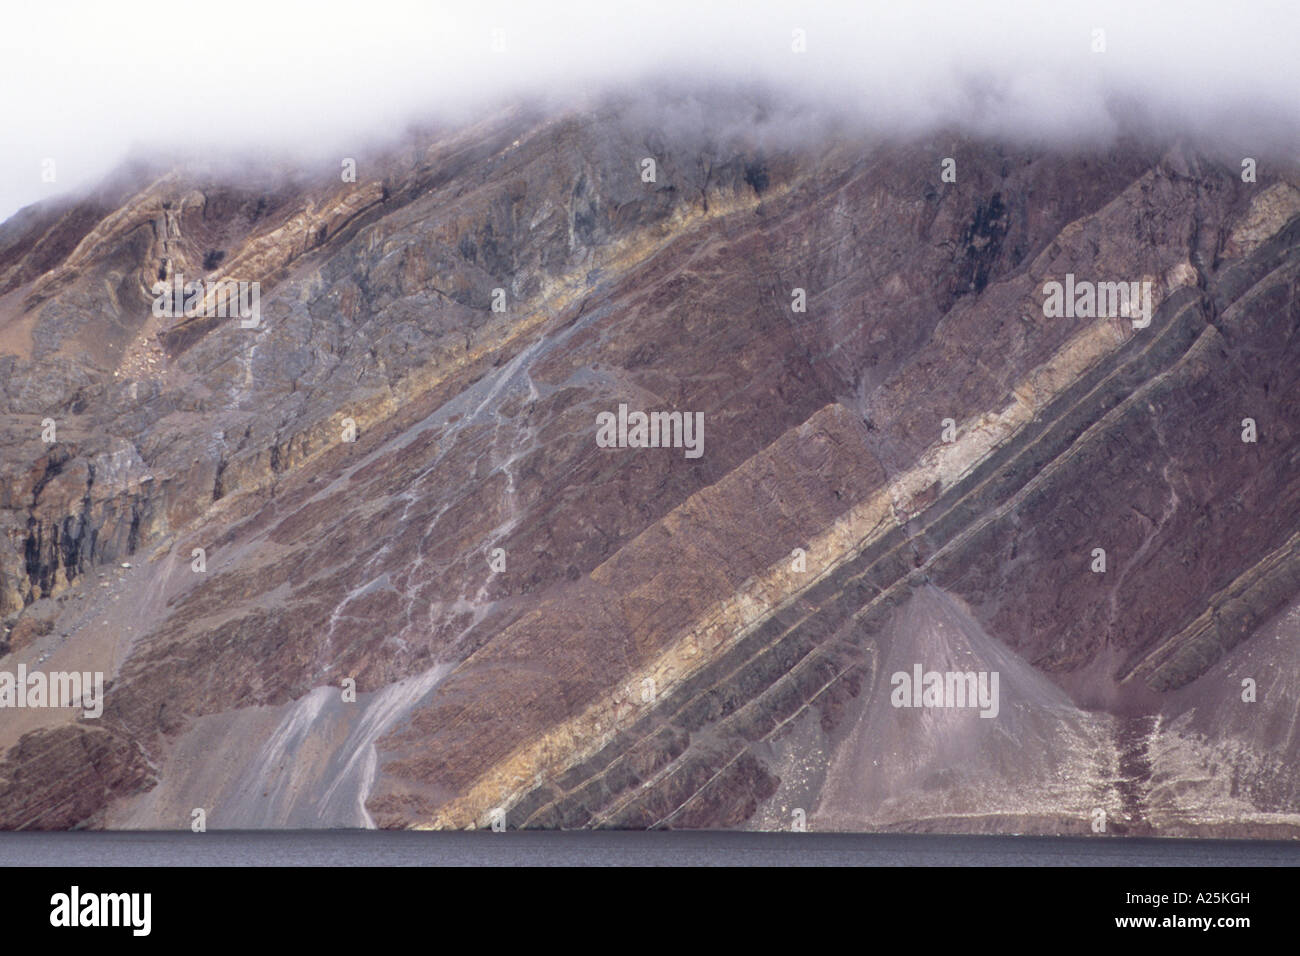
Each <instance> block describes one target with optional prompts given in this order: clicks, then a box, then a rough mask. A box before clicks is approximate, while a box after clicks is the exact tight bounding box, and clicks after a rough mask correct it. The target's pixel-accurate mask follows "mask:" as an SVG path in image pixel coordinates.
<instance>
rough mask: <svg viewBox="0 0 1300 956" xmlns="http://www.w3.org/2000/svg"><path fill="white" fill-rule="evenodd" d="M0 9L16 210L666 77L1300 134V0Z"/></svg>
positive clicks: (1022, 119)
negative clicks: (125, 178)
mask: <svg viewBox="0 0 1300 956" xmlns="http://www.w3.org/2000/svg"><path fill="white" fill-rule="evenodd" d="M3 26H4V28H3V30H0V86H2V88H3V89H4V90H5V92H6V95H5V97H4V101H3V105H0V130H3V134H2V135H3V137H4V149H3V151H0V218H5V217H8V216H9V215H11V214H12V213H13V212H14V211H15V210H16V209H18V208H19V207H21V206H23V205H25V204H27V203H30V202H33V201H36V200H38V199H41V198H43V197H45V196H49V195H54V194H57V193H59V192H62V191H66V190H68V189H71V188H77V187H79V186H81V185H83V184H86V183H92V182H95V181H97V180H99V179H100V178H102V177H103V176H104V175H105V173H107V172H108V171H109V170H110V169H111V168H112V167H113V166H115V165H117V164H118V163H120V162H122V161H123V159H124V158H126V157H127V156H128V155H132V154H134V155H141V156H147V155H149V154H151V153H165V152H174V151H178V150H180V151H185V152H189V153H194V152H199V153H203V154H212V155H219V156H231V157H239V156H249V155H251V156H254V157H257V158H261V159H270V158H284V159H290V160H294V159H304V160H306V159H317V158H323V157H326V156H342V155H354V154H356V153H358V152H361V151H362V150H363V149H364V147H365V146H366V145H367V144H369V143H371V142H374V141H377V140H380V139H383V138H386V137H391V136H393V135H395V134H397V133H400V131H401V130H402V129H404V128H405V127H406V126H407V125H408V124H410V123H412V122H417V121H428V120H435V119H437V120H445V121H452V122H463V121H469V120H472V119H473V118H474V117H476V116H478V115H482V114H484V113H485V112H487V111H491V110H493V109H496V108H499V107H500V106H501V105H502V104H504V103H509V102H512V101H517V100H519V99H521V98H529V99H532V100H536V99H541V100H544V101H549V103H550V105H551V106H552V107H556V108H559V107H563V106H568V105H573V104H575V103H578V102H581V101H582V100H584V99H588V98H591V97H596V96H600V95H601V94H603V93H605V92H607V91H616V90H622V91H625V90H627V89H629V88H632V89H640V90H642V91H651V92H650V93H648V94H647V95H649V96H652V97H653V95H654V93H653V92H652V91H653V90H654V89H656V87H657V85H659V84H669V85H671V86H672V87H673V88H674V89H677V90H683V89H700V90H706V89H712V88H718V87H734V86H735V85H737V84H740V85H744V86H747V87H750V88H761V89H763V90H765V91H766V95H767V96H769V97H771V98H775V99H777V100H780V101H783V102H784V104H785V107H786V108H785V109H784V110H779V111H778V112H782V113H784V114H785V116H786V117H788V122H791V123H793V122H794V117H800V118H802V119H801V121H802V122H805V123H807V122H809V117H810V116H816V117H819V118H825V119H826V120H827V121H828V122H829V121H833V122H835V123H837V124H848V125H851V126H856V127H859V128H861V129H865V130H871V131H875V132H885V133H894V134H912V133H919V132H924V131H925V130H927V129H930V128H934V127H936V126H956V127H959V128H963V129H965V130H966V131H968V132H971V133H978V134H987V135H997V136H1004V137H1027V136H1028V137H1046V138H1050V139H1052V140H1054V141H1067V142H1068V141H1071V140H1092V141H1095V140H1097V139H1098V138H1105V137H1109V136H1111V135H1113V134H1114V132H1115V130H1116V126H1117V123H1121V122H1122V123H1124V124H1126V125H1133V124H1137V125H1141V126H1144V127H1145V128H1149V129H1151V130H1152V132H1155V133H1159V134H1161V135H1179V134H1183V135H1189V136H1196V137H1205V138H1207V139H1213V140H1214V141H1215V142H1217V143H1219V144H1221V145H1223V146H1224V147H1225V148H1233V149H1237V150H1238V151H1239V152H1240V153H1241V155H1258V154H1261V153H1266V152H1267V151H1269V150H1276V151H1281V150H1288V151H1291V152H1292V154H1293V155H1294V151H1295V150H1296V149H1297V147H1300V135H1298V132H1297V131H1300V100H1297V98H1296V97H1295V91H1296V90H1297V89H1300V57H1297V56H1296V41H1295V38H1296V37H1297V36H1300V7H1296V6H1294V5H1292V4H1288V3H1276V2H1247V3H1245V4H1241V5H1231V6H1225V5H1224V4H1222V3H1221V2H1201V0H1194V2H1171V3H1143V4H1135V3H1132V2H1131V0H1121V2H1105V0H1103V2H1095V0H1092V2H1072V0H1071V2H1053V3H1043V2H1041V0H1023V2H1022V0H1006V2H998V3H993V2H986V3H972V2H964V0H955V2H937V0H932V2H907V3H897V2H890V3H870V2H868V3H863V2H854V0H841V2H825V3H793V2H775V0H744V2H740V0H723V2H716V0H715V2H701V0H655V2H653V3H647V4H611V3H609V2H608V0H568V2H566V0H550V2H547V3H536V2H516V0H510V2H492V0H473V2H466V0H453V2H446V3H434V4H430V3H420V2H404V0H366V2H361V3H331V4H325V3H266V2H250V0H232V2H227V3H222V4H211V3H208V4H195V5H185V4H180V3H176V2H174V0H169V2H162V0H135V2H130V0H124V2H119V3H114V4H98V3H63V4H58V3H55V4H43V5H27V6H26V7H22V8H16V9H14V10H13V11H12V12H7V13H6V14H5V15H4V19H3ZM796 31H802V33H798V32H796ZM1097 31H1102V32H1101V33H1098V32H1097ZM801 42H802V43H803V45H804V46H805V48H806V49H805V52H796V48H797V47H798V46H799V45H800V43H801ZM1103 44H1104V52H1098V51H1097V47H1098V46H1100V45H1103ZM665 110H666V112H667V114H669V115H670V116H671V115H676V116H677V118H678V121H679V122H682V123H689V122H692V121H694V122H699V123H705V122H709V123H713V122H716V120H717V118H716V117H710V116H708V115H707V113H708V111H707V110H700V111H699V112H698V115H697V116H696V117H694V118H692V116H691V115H690V109H689V107H685V106H683V105H682V103H681V102H680V101H675V102H674V103H672V104H665ZM739 119H740V120H741V121H743V120H744V118H743V117H740V118H739ZM783 121H786V120H783ZM805 132H806V131H805ZM809 135H812V134H811V133H809ZM48 159H53V160H54V161H55V169H56V177H55V181H54V182H53V183H48V182H44V181H42V175H41V174H42V169H43V166H42V164H43V162H44V161H45V160H48Z"/></svg>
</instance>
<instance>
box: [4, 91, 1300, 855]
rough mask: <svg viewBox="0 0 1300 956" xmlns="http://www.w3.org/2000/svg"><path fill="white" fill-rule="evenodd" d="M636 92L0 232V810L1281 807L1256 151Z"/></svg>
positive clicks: (299, 813) (826, 815)
mask: <svg viewBox="0 0 1300 956" xmlns="http://www.w3.org/2000/svg"><path fill="white" fill-rule="evenodd" d="M625 105H626V104H619V103H611V104H609V105H607V106H605V107H602V108H600V109H595V110H590V111H584V112H574V113H566V114H560V115H551V114H547V113H530V112H527V111H523V110H518V111H512V112H507V113H503V114H501V115H498V116H495V117H492V118H491V119H489V120H485V121H483V122H481V123H479V124H477V125H474V126H470V127H463V128H455V129H444V130H430V131H426V132H424V133H421V134H418V135H413V136H412V137H411V139H410V140H409V142H408V143H407V144H406V145H405V146H402V147H400V148H396V147H395V148H393V149H390V150H388V151H387V152H384V153H379V154H375V155H372V156H361V157H357V171H358V173H357V177H356V181H355V182H348V181H343V179H344V177H341V176H340V175H339V171H338V169H325V170H317V171H303V170H294V171H278V172H261V173H258V174H257V175H256V176H244V177H240V178H232V177H231V176H229V175H227V174H224V173H220V174H219V173H216V172H212V171H204V170H202V169H198V168H193V167H178V168H175V169H169V170H164V171H158V170H145V169H130V170H124V171H123V172H122V173H121V174H120V175H119V177H118V178H117V179H116V180H115V181H114V182H112V183H110V184H107V185H105V187H104V188H103V189H101V190H100V191H99V192H98V193H96V194H94V195H92V196H87V197H83V198H81V199H78V200H75V201H64V202H61V203H48V204H42V205H40V206H37V207H33V208H31V209H28V210H25V211H24V212H22V213H20V214H19V215H17V216H15V217H14V218H13V219H11V220H10V221H9V222H7V223H5V224H4V225H3V227H0V405H3V412H4V416H3V418H2V419H0V422H2V423H3V424H2V425H0V428H2V431H0V452H2V453H3V458H2V459H0V616H3V620H4V638H3V641H4V643H3V644H2V645H0V650H3V651H4V652H6V656H5V657H3V658H0V670H9V671H14V670H16V668H17V667H18V665H19V664H20V663H21V664H24V665H25V666H27V667H28V668H30V669H37V668H41V669H46V670H50V671H55V670H78V671H96V670H99V671H103V672H104V673H105V675H106V679H107V680H108V682H109V686H108V689H107V691H106V694H105V702H104V713H103V716H102V717H100V718H98V719H94V718H83V717H79V716H78V715H79V714H80V713H81V712H80V711H79V710H77V711H73V710H52V709H44V710H39V709H24V710H5V711H0V750H2V751H3V753H4V759H3V761H0V825H3V826H4V827H9V828H15V827H70V826H144V827H162V828H170V827H183V826H186V825H188V823H189V821H190V816H191V812H192V810H193V809H194V808H203V809H204V810H205V811H206V814H207V819H208V823H209V825H210V826H214V827H244V826H286V825H287V826H313V825H316V826H362V825H377V826H385V827H412V826H414V827H467V826H483V825H486V824H488V823H489V822H491V820H492V819H493V818H494V816H495V817H496V818H498V819H504V821H505V823H506V825H508V826H510V827H512V828H513V827H516V826H518V827H536V826H547V827H579V826H624V827H650V826H671V827H718V826H749V827H788V826H791V825H792V822H793V821H798V820H800V819H806V820H807V825H808V826H809V827H811V828H848V829H879V828H908V829H941V830H958V831H971V830H973V831H1007V832H1028V831H1038V832H1081V833H1082V832H1097V825H1096V824H1097V821H1098V819H1101V818H1104V820H1105V821H1106V823H1105V831H1104V832H1108V833H1124V832H1130V833H1135V832H1146V833H1151V832H1154V833H1167V834H1236V835H1247V836H1254V835H1272V834H1277V833H1285V834H1293V833H1295V832H1297V829H1296V828H1297V825H1300V778H1297V773H1296V769H1295V768H1296V767H1297V766H1300V752H1298V751H1297V747H1298V746H1300V744H1297V739H1298V738H1297V733H1296V713H1297V709H1296V708H1297V702H1298V701H1300V696H1298V695H1300V653H1298V651H1297V645H1296V643H1295V620H1296V615H1297V614H1300V550H1298V546H1300V467H1297V466H1300V444H1297V441H1296V438H1297V430H1300V382H1298V381H1297V377H1298V376H1300V361H1298V359H1300V299H1298V297H1297V281H1298V277H1300V188H1298V187H1300V173H1298V172H1297V170H1296V169H1295V168H1294V167H1290V168H1282V167H1279V166H1276V165H1269V164H1263V165H1261V168H1260V175H1259V178H1258V182H1243V181H1242V178H1241V175H1240V169H1239V167H1238V166H1237V165H1236V164H1235V163H1236V161H1235V160H1228V161H1224V160H1218V159H1215V158H1212V157H1208V156H1206V155H1202V154H1201V153H1199V152H1198V151H1197V150H1196V149H1194V148H1193V147H1191V146H1189V145H1187V144H1181V143H1160V144H1152V143H1149V142H1144V141H1137V140H1135V141H1132V142H1128V141H1125V142H1120V143H1118V144H1116V145H1113V146H1109V147H1107V148H1105V149H1100V150H1096V151H1093V152H1083V151H1079V150H1071V151H1062V150H1054V149H1046V148H1029V147H1024V146H1015V147H1012V146H1009V145H1006V144H999V143H994V142H984V141H973V140H968V139H960V138H954V137H935V138H933V139H929V140H924V141H909V142H896V141H867V140H861V141H860V140H856V139H852V138H848V137H845V136H842V135H841V136H835V137H827V138H824V139H822V140H820V141H817V142H816V143H815V144H813V143H798V144H794V143H791V142H789V141H783V140H782V139H780V138H778V137H773V136H770V135H764V134H763V132H762V128H761V126H756V127H755V128H754V131H753V132H749V133H742V134H728V135H725V136H723V135H721V134H719V135H718V136H714V137H710V136H707V135H703V134H701V133H699V132H698V131H695V130H694V129H693V128H691V129H690V130H689V131H688V129H687V127H686V126H684V125H683V124H679V123H671V122H666V121H655V122H649V121H645V120H641V121H638V122H633V121H631V120H630V119H628V118H627V117H628V116H629V115H631V111H629V110H627V109H625V108H624V107H625ZM948 157H951V158H954V159H955V160H956V169H957V177H956V181H955V182H947V181H944V179H943V178H941V163H942V161H943V160H944V159H945V158H948ZM647 159H649V160H653V165H654V175H653V178H652V179H651V178H650V177H649V176H648V175H647V173H646V166H645V165H644V161H645V160H647ZM178 276H179V277H183V279H182V280H181V281H182V282H187V281H192V280H203V281H205V282H207V283H209V284H214V283H218V282H220V281H222V280H231V281H235V282H250V283H252V282H256V283H258V288H259V289H260V320H259V321H258V322H257V324H256V325H255V326H254V327H245V326H246V325H248V324H249V323H242V322H241V321H240V320H239V318H238V317H232V316H229V315H226V316H217V315H202V314H200V315H192V316H189V317H186V316H184V315H180V316H178V317H175V318H173V317H170V316H166V315H161V316H160V315H158V314H156V313H157V310H156V309H154V307H153V306H154V302H155V299H156V295H155V292H154V287H155V283H158V282H162V283H165V284H167V285H168V286H169V287H170V286H171V285H172V284H173V283H175V282H176V281H177V277H178ZM1067 276H1070V277H1072V278H1071V280H1070V281H1071V282H1072V283H1073V282H1074V281H1075V280H1078V281H1080V282H1091V283H1098V284H1101V283H1116V282H1125V283H1129V282H1133V283H1138V284H1139V287H1141V284H1143V283H1146V284H1147V285H1146V286H1145V289H1146V291H1147V294H1148V296H1149V299H1148V303H1149V306H1150V309H1149V315H1148V318H1149V320H1150V321H1149V324H1144V323H1143V322H1142V320H1141V318H1140V316H1139V312H1138V309H1137V308H1136V305H1135V307H1134V308H1133V309H1128V310H1125V312H1124V313H1123V314H1115V315H1111V316H1108V317H1098V316H1097V315H1096V314H1095V313H1094V314H1092V315H1081V316H1078V317H1065V316H1056V315H1052V316H1049V315H1048V314H1046V312H1047V311H1048V310H1045V307H1044V301H1045V295H1044V288H1045V285H1046V284H1048V283H1051V282H1062V283H1063V282H1065V281H1066V277H1067ZM801 306H802V308H801ZM621 405H622V406H626V407H627V408H628V409H630V410H631V411H633V412H636V411H645V412H652V411H664V412H674V411H675V412H680V413H682V414H683V415H686V416H688V417H692V418H694V417H695V416H696V415H697V413H698V415H702V422H703V431H702V436H697V437H702V444H701V445H700V446H699V447H700V448H701V449H702V453H701V454H699V455H698V457H697V456H695V455H694V454H688V451H689V449H688V448H685V447H681V444H680V443H679V445H678V447H654V448H631V447H603V444H604V443H602V442H598V441H597V422H598V416H600V415H601V414H602V413H614V415H617V414H618V411H619V408H620V406H621ZM1245 419H1250V420H1251V422H1252V424H1251V425H1250V426H1249V431H1250V435H1249V437H1250V438H1253V439H1254V440H1252V441H1246V440H1243V435H1244V434H1245V433H1246V431H1247V426H1246V425H1245V424H1244V420H1245ZM51 427H53V432H52V433H51V432H50V428H51ZM49 438H53V439H54V440H53V441H50V440H48V439H49ZM1098 549H1101V551H1103V552H1104V555H1103V556H1102V557H1101V559H1100V560H1101V561H1102V562H1103V564H1102V565H1099V564H1098V560H1099V559H1098ZM1103 567H1104V570H1103V569H1102V568H1103ZM914 664H920V665H922V666H923V669H924V670H926V671H929V670H936V671H941V672H949V671H957V672H967V671H970V672H997V673H998V674H999V675H1000V679H1001V682H1000V685H999V686H1000V695H1001V696H1000V703H999V707H998V713H997V715H996V716H993V717H981V716H980V715H979V713H978V712H977V711H975V710H973V709H961V708H957V709H942V708H939V709H934V708H929V709H927V708H926V707H919V708H913V707H900V706H895V704H894V703H893V701H892V700H891V698H892V696H893V693H894V689H895V681H894V677H895V675H896V674H898V673H900V672H902V673H910V672H911V670H912V667H913V665H914ZM353 682H354V684H355V689H356V694H355V698H353V697H352V696H351V695H350V693H348V691H347V688H348V687H350V686H352V684H353ZM1246 683H1249V684H1251V685H1252V687H1253V690H1248V689H1247V688H1246V687H1245V684H1246ZM1247 698H1252V699H1247ZM1099 812H1100V813H1101V817H1099V816H1098V814H1099Z"/></svg>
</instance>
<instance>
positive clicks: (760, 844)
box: [0, 830, 1300, 867]
mask: <svg viewBox="0 0 1300 956" xmlns="http://www.w3.org/2000/svg"><path fill="white" fill-rule="evenodd" d="M1298 864H1300V843H1283V842H1272V841H1269V842H1264V841H1258V842H1255V841H1236V840H1155V839H1122V838H1115V837H1098V838H1096V839H1088V838H1079V837H1005V836H931V835H916V834H829V833H749V832H716V831H689V832H688V831H671V832H665V831H659V832H653V833H644V832H611V831H599V832H571V833H554V832H528V833H518V832H506V833H492V832H489V831H479V832H473V833H417V832H410V831H397V832H390V831H374V830H368V831H367V830H325V831H321V830H316V831H309V830H298V831H289V832H285V831H280V832H274V831H247V830H240V831H213V832H209V833H189V832H184V831H182V832H159V831H129V832H116V833H105V832H85V831H82V832H75V833H0V866H259V865H268V866H473V865H490V866H701V865H705V866H708V865H713V866H722V865H729V866H842V865H851V866H1197V867H1200V866H1296V865H1298Z"/></svg>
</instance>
